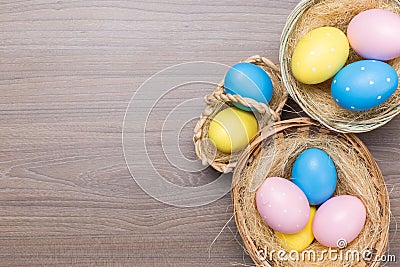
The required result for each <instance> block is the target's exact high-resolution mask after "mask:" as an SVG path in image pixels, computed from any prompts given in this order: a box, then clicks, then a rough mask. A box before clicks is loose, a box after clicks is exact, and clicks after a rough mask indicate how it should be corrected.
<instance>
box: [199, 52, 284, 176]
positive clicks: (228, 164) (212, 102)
mask: <svg viewBox="0 0 400 267" xmlns="http://www.w3.org/2000/svg"><path fill="white" fill-rule="evenodd" d="M242 62H249V63H252V64H255V65H257V66H259V67H261V68H262V69H263V70H264V71H265V72H266V73H267V74H268V75H269V77H270V78H271V81H272V84H273V90H274V92H273V95H272V99H271V101H270V102H269V104H268V105H266V104H264V103H260V102H257V101H255V100H253V99H250V98H242V97H241V96H239V95H230V94H226V93H225V89H224V84H223V81H222V82H220V83H219V84H218V86H217V88H216V89H215V90H214V92H213V93H212V94H210V95H206V96H205V97H204V101H205V102H206V108H205V110H204V111H203V113H202V114H201V116H200V120H199V121H198V123H197V125H196V127H195V129H194V137H193V141H194V144H195V149H196V154H197V156H198V157H199V159H201V161H202V163H203V165H207V164H209V165H211V166H212V167H213V168H214V169H216V170H217V171H219V172H223V173H228V172H231V171H232V170H233V169H234V168H235V166H236V162H237V159H238V157H239V155H240V154H241V152H242V151H237V152H235V153H232V154H226V153H223V152H221V151H217V149H216V147H215V145H214V144H213V143H212V142H211V141H210V140H209V139H208V128H209V126H210V122H211V120H212V119H213V118H214V117H215V115H217V114H218V113H219V112H220V111H222V110H223V109H226V108H228V107H232V106H233V104H232V102H239V103H240V104H242V105H245V106H247V107H251V108H252V110H253V114H254V115H255V117H256V119H257V121H258V125H259V129H262V128H263V127H265V126H266V125H268V124H272V123H274V122H276V121H279V120H280V116H281V113H282V109H283V106H284V105H285V103H286V100H287V97H288V93H287V91H286V89H285V88H284V86H283V84H282V78H281V74H280V70H279V67H278V66H277V65H275V64H274V63H273V62H272V61H270V60H269V59H266V58H265V57H261V56H253V57H250V58H248V59H246V60H244V61H242Z"/></svg>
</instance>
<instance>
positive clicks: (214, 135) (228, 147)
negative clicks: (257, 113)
mask: <svg viewBox="0 0 400 267" xmlns="http://www.w3.org/2000/svg"><path fill="white" fill-rule="evenodd" d="M257 131H258V124H257V120H256V118H255V117H254V115H253V113H251V112H247V111H243V110H241V109H238V108H234V107H231V108H227V109H224V110H222V111H221V112H219V113H218V114H217V115H216V116H215V117H214V119H213V120H212V121H211V123H210V127H209V129H208V137H209V138H210V139H211V140H212V141H213V142H214V144H215V146H216V147H217V149H218V150H219V151H222V152H225V153H231V152H235V151H238V150H240V149H242V148H244V147H245V146H246V145H247V144H248V143H249V141H250V140H251V139H252V138H253V137H254V136H255V135H256V133H257Z"/></svg>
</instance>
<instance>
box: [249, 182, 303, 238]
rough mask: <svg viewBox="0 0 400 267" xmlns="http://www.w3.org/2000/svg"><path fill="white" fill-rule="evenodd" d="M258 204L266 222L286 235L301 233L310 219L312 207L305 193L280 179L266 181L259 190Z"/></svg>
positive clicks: (257, 195)
mask: <svg viewBox="0 0 400 267" xmlns="http://www.w3.org/2000/svg"><path fill="white" fill-rule="evenodd" d="M256 204H257V209H258V212H259V213H260V215H261V217H262V218H263V219H264V221H265V222H266V223H267V224H268V225H269V226H270V227H271V228H272V229H274V230H276V231H278V232H281V233H284V234H293V233H296V232H299V231H300V230H301V229H303V228H304V227H305V226H306V224H307V222H308V219H309V217H310V206H309V204H308V200H307V197H306V196H305V195H304V193H303V191H301V189H300V188H299V187H298V186H297V185H295V184H294V183H292V182H291V181H289V180H287V179H284V178H280V177H271V178H267V179H265V181H264V182H263V183H262V185H261V186H260V188H259V189H258V190H257V193H256Z"/></svg>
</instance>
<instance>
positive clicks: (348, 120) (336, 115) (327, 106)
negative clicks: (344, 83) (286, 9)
mask: <svg viewBox="0 0 400 267" xmlns="http://www.w3.org/2000/svg"><path fill="white" fill-rule="evenodd" d="M372 8H382V9H387V10H390V11H392V12H395V13H397V14H399V15H400V1H399V0H302V1H301V2H300V3H299V4H298V6H297V7H296V8H295V9H294V10H293V12H292V13H291V15H290V16H289V18H288V20H287V23H286V26H285V28H284V30H283V33H282V37H281V46H280V55H279V60H280V64H281V70H282V78H283V82H284V84H285V86H286V88H287V90H288V91H289V94H290V95H291V96H292V98H293V99H294V100H295V101H296V102H297V103H298V104H299V105H300V106H301V108H302V109H303V110H304V111H305V112H306V113H307V114H308V115H309V116H310V117H312V118H314V119H316V120H318V121H319V122H321V123H322V124H323V125H325V126H327V127H328V128H330V129H333V130H335V131H339V132H354V133H360V132H367V131H370V130H373V129H375V128H378V127H380V126H382V125H384V124H386V123H387V122H389V121H390V120H391V119H392V118H393V117H395V116H396V115H397V114H399V112H400V88H398V89H397V91H396V92H395V93H394V94H393V95H392V97H391V98H390V99H388V100H387V101H386V102H385V103H383V104H381V105H380V106H378V107H376V108H374V109H371V110H368V111H361V112H352V111H348V110H346V109H343V108H341V107H339V106H338V105H337V104H336V103H335V102H334V101H333V99H332V97H331V93H330V85H331V82H332V79H330V80H328V81H326V82H324V83H321V84H316V85H307V84H302V83H300V82H298V81H297V80H296V79H295V78H294V77H293V75H292V72H291V67H290V66H291V56H292V54H293V51H294V48H295V47H296V44H297V42H298V41H299V40H300V39H301V37H302V36H304V35H305V34H306V33H307V32H309V31H310V30H312V29H315V28H318V27H323V26H332V27H336V28H339V29H341V30H342V31H343V32H346V30H347V26H348V25H349V23H350V21H351V19H352V18H353V17H354V16H355V15H357V14H358V13H360V12H362V11H365V10H368V9H372ZM358 60H361V57H360V56H359V55H357V54H356V52H355V51H354V50H353V49H350V56H349V60H348V62H347V63H346V64H349V63H351V62H354V61H358ZM388 64H390V65H391V66H392V67H394V69H396V70H397V73H400V57H399V58H396V59H394V60H391V61H388Z"/></svg>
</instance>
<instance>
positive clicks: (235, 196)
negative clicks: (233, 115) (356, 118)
mask: <svg viewBox="0 0 400 267" xmlns="http://www.w3.org/2000/svg"><path fill="white" fill-rule="evenodd" d="M310 126H313V127H317V128H319V129H322V130H323V131H327V132H331V133H333V134H335V135H341V136H345V137H346V139H348V140H349V141H350V142H352V143H354V144H357V145H358V148H359V149H360V150H361V152H362V153H363V154H365V155H366V156H367V158H368V159H369V161H368V163H369V165H370V167H371V168H372V169H373V170H374V177H373V178H374V183H382V184H384V185H385V184H386V183H385V181H384V178H383V175H382V172H381V170H380V168H379V166H378V164H377V163H376V161H375V160H374V158H373V157H372V154H371V153H370V151H369V150H368V148H367V147H366V146H365V144H364V143H363V142H362V141H361V140H360V139H359V138H358V137H357V136H356V135H355V134H353V133H340V132H336V131H332V130H330V129H328V128H326V127H325V126H323V125H322V124H320V123H319V122H318V121H315V120H313V119H311V118H307V117H301V118H294V119H290V120H284V121H280V122H276V123H275V124H274V125H272V129H271V128H268V127H266V128H264V129H263V130H262V132H261V134H260V136H259V138H257V139H255V140H253V142H252V143H251V147H250V149H249V150H248V151H247V153H246V154H243V155H241V157H240V159H239V161H238V165H237V168H236V169H235V171H234V174H233V178H232V181H237V180H236V179H239V178H240V177H238V176H240V174H241V170H242V169H243V168H245V167H246V164H247V160H248V157H249V155H250V154H253V152H254V151H255V150H256V149H257V147H258V146H259V145H260V143H261V142H262V141H263V140H264V139H265V138H268V137H271V136H273V135H276V134H279V133H280V132H282V131H284V130H286V129H289V128H297V127H310ZM277 138H280V137H279V136H277ZM380 190H381V191H377V192H380V193H381V198H380V199H382V200H383V201H382V202H383V203H384V204H385V207H387V211H388V212H387V216H388V218H387V220H385V222H387V225H385V224H383V225H385V227H383V229H384V230H383V231H382V234H381V235H382V239H381V241H380V242H379V244H381V248H380V251H379V252H380V253H383V252H384V251H385V250H386V248H387V246H388V236H389V224H390V200H389V193H388V190H387V187H386V186H384V187H380ZM239 196H240V192H239V186H238V184H237V183H236V184H233V186H232V192H231V198H232V205H233V212H234V217H235V222H236V225H237V228H238V231H239V233H240V235H241V237H242V240H243V242H244V244H245V248H246V250H247V252H248V253H249V255H250V256H251V258H252V259H253V261H254V263H256V265H257V266H273V264H272V263H270V262H269V261H263V262H260V261H259V259H258V256H257V252H256V247H255V244H254V243H253V242H252V240H251V237H249V236H248V235H247V231H248V229H249V228H248V227H247V225H245V224H243V223H241V221H242V220H241V218H242V216H243V215H242V212H241V211H240V208H239V202H238V201H239V199H240V198H239ZM382 221H383V220H382ZM369 266H379V263H378V262H375V263H373V264H372V265H369Z"/></svg>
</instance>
